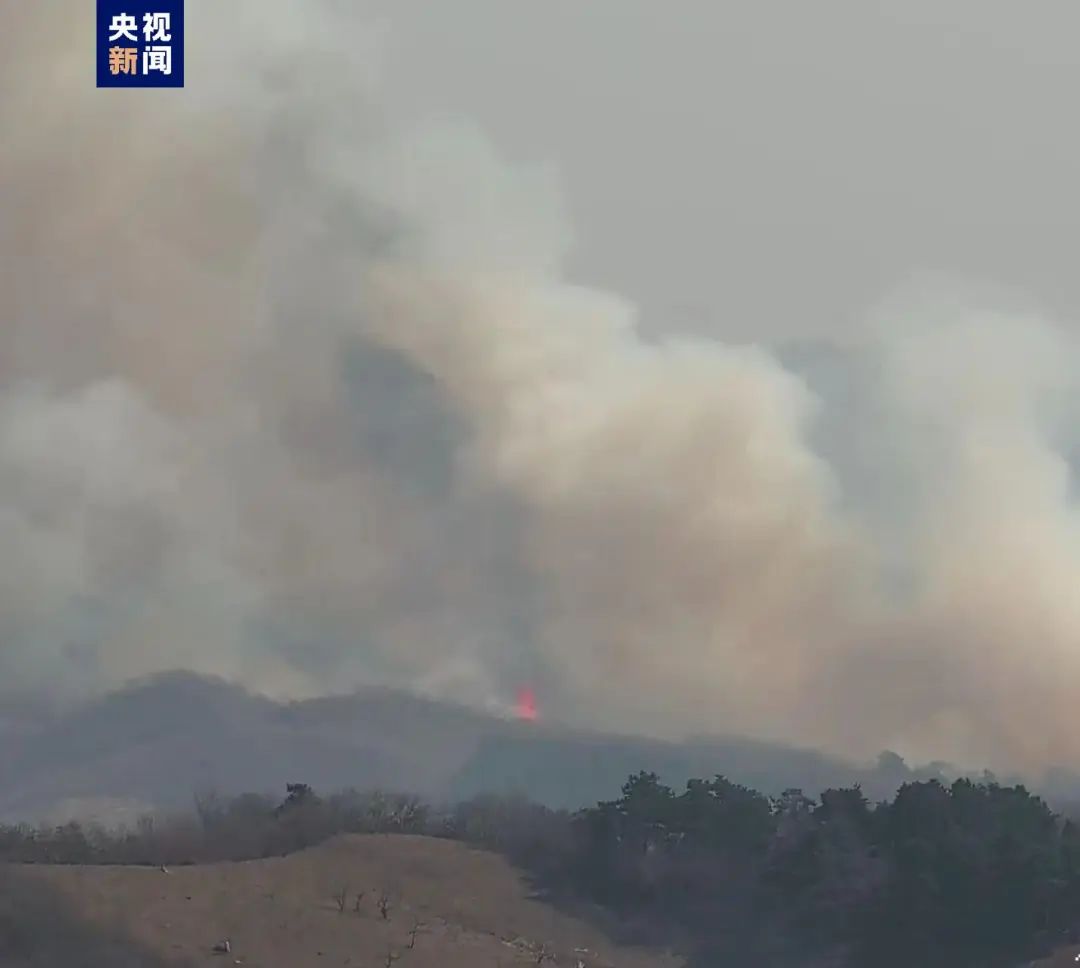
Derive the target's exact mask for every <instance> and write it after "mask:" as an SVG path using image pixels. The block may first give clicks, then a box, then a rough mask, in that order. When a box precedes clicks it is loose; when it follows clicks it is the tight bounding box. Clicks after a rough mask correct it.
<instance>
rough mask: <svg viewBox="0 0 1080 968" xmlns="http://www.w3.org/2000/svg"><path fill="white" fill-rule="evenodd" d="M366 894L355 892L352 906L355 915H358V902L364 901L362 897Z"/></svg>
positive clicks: (364, 892)
mask: <svg viewBox="0 0 1080 968" xmlns="http://www.w3.org/2000/svg"><path fill="white" fill-rule="evenodd" d="M366 893H367V891H357V892H356V903H355V904H354V905H353V910H354V911H355V912H356V913H357V914H359V913H360V902H361V901H362V900H363V899H364V895H365V894H366Z"/></svg>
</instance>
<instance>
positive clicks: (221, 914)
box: [0, 835, 682, 968]
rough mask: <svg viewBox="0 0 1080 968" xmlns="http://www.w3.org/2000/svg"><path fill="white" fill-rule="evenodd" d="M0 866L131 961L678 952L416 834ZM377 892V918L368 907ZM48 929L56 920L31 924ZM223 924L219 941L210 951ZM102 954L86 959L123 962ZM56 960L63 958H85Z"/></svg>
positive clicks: (403, 963) (631, 960)
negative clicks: (215, 853) (230, 851)
mask: <svg viewBox="0 0 1080 968" xmlns="http://www.w3.org/2000/svg"><path fill="white" fill-rule="evenodd" d="M6 873H7V874H8V877H7V878H6V881H5V883H6V884H7V885H8V886H7V891H8V892H9V893H10V892H12V891H16V890H18V891H19V892H20V894H19V898H20V899H22V898H25V897H26V896H27V895H28V893H29V892H33V891H36V892H37V893H38V894H39V895H41V896H43V897H46V896H47V897H50V898H51V899H52V906H51V908H50V911H51V912H53V918H54V920H55V912H56V911H59V910H67V911H70V914H71V921H72V924H74V925H76V926H77V928H76V929H73V930H78V931H81V932H82V935H79V936H80V937H82V936H86V935H88V934H94V933H96V934H98V935H100V936H102V937H104V936H109V937H112V938H114V939H117V940H114V941H113V944H115V945H117V946H118V947H117V948H116V950H117V951H119V950H120V948H119V945H121V944H123V945H126V946H127V948H126V950H127V951H128V952H129V953H130V952H137V955H131V954H129V955H128V957H129V958H130V959H131V961H130V963H131V964H141V965H161V966H166V965H190V966H199V965H210V966H222V965H227V964H242V965H247V966H252V968H255V966H260V968H305V966H320V968H326V966H332V965H349V966H356V968H375V966H378V965H385V964H386V962H387V957H388V955H390V956H391V957H393V956H398V957H396V958H394V960H393V963H394V964H396V965H398V966H399V968H436V966H438V968H478V966H483V968H489V966H490V968H496V966H504V968H511V966H513V965H528V964H539V963H541V962H540V961H538V958H540V955H541V951H542V950H544V951H547V952H549V953H550V954H551V955H554V957H555V961H554V964H557V965H561V966H566V965H570V966H577V965H578V964H579V963H580V964H581V965H584V966H586V968H613V966H618V968H677V966H678V965H680V964H682V962H681V961H679V960H677V959H676V958H674V957H673V956H669V955H665V954H661V953H656V952H649V951H645V950H641V949H628V948H620V947H618V946H617V945H615V944H613V943H612V942H611V941H610V940H609V939H608V938H607V937H605V936H604V935H603V934H602V933H601V932H600V931H599V930H598V929H597V928H596V927H594V926H591V925H589V924H586V923H584V922H583V921H580V920H576V919H574V918H572V917H570V916H568V915H565V914H561V913H559V912H557V911H555V910H554V909H552V908H550V907H548V906H547V905H545V904H544V903H542V902H540V901H539V900H536V899H534V898H532V897H530V891H529V889H528V887H527V885H526V884H525V883H524V881H523V880H522V879H521V877H520V876H519V875H518V874H517V873H516V872H515V871H514V870H513V869H512V868H511V867H510V866H508V865H507V864H506V863H505V862H504V861H503V860H501V859H500V858H499V857H497V856H495V855H494V854H489V853H485V852H482V851H476V850H472V849H469V848H467V847H465V846H463V845H461V844H458V843H452V842H449V841H444V840H435V839H429V838H424V837H409V836H395V837H387V836H377V835H372V836H351V837H345V838H339V839H336V840H334V841H331V842H329V843H327V844H324V845H322V846H321V847H318V848H313V849H310V850H307V851H303V852H301V853H298V854H293V855H291V856H289V857H282V858H272V859H269V860H262V861H252V862H245V863H232V864H213V865H205V866H193V867H176V868H170V869H167V870H166V871H162V870H157V869H155V868H133V867H74V866H72V867H52V866H44V865H43V866H34V867H21V868H18V869H16V870H14V871H8V872H6ZM13 877H14V878H15V880H14V881H13V880H12V878H13ZM342 890H345V891H346V892H347V897H346V901H345V909H344V911H343V912H339V910H338V903H337V901H336V900H335V897H334V896H335V894H338V893H339V892H341V891H342ZM359 892H363V895H362V897H361V899H360V903H359V910H357V901H356V897H357V894H358V893H359ZM384 893H385V894H386V895H387V896H388V898H389V908H388V912H387V914H388V917H387V918H386V919H385V920H384V919H383V918H382V916H381V914H380V911H379V899H380V896H382V895H383V894H384ZM14 903H16V902H15V900H13V899H12V898H11V897H10V896H9V897H3V896H2V895H0V927H2V926H3V917H2V911H3V910H4V909H6V908H7V909H10V907H11V905H12V904H14ZM79 925H81V927H78V926H79ZM414 926H417V932H416V937H415V943H414V944H413V946H412V947H411V948H410V947H409V945H410V932H411V929H412V928H413V927H414ZM54 933H55V924H54V926H53V929H52V930H50V931H45V932H43V933H42V934H41V935H40V936H43V937H45V938H48V936H49V935H51V934H54ZM226 938H227V939H229V941H230V945H231V949H232V950H231V952H230V954H229V955H228V956H225V955H222V954H216V953H214V952H213V950H212V949H213V946H214V945H215V944H216V943H218V942H220V941H221V940H223V939H226ZM4 941H5V937H4V935H3V933H2V932H0V954H5V958H4V959H3V964H4V965H19V964H20V961H19V957H18V954H17V952H12V951H10V950H9V951H8V952H6V953H5V952H4V949H3V944H4ZM45 943H49V942H48V941H46V942H45ZM80 943H81V944H83V945H84V948H85V941H81V942H80ZM544 946H546V947H544ZM69 954H70V952H69ZM59 957H60V956H59V955H57V958H59ZM112 957H113V959H114V960H111V961H109V962H104V961H100V962H96V963H98V964H100V963H109V964H122V963H125V962H123V960H122V958H121V957H120V956H119V955H113V956H112ZM22 963H24V964H27V965H29V964H34V965H46V964H47V965H51V964H53V963H54V962H52V961H47V960H46V961H33V960H30V959H29V958H26V960H25V961H24V962H22ZM55 963H56V964H60V963H63V964H65V966H67V968H70V966H71V965H78V964H80V963H83V962H80V961H79V960H78V959H77V958H76V959H75V960H74V961H64V962H60V961H59V960H57V961H56V962H55ZM85 963H86V964H91V963H94V962H89V961H86V962H85ZM543 963H551V962H550V961H549V959H546V958H545V960H544V962H543Z"/></svg>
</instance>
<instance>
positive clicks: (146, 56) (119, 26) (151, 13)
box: [97, 0, 184, 87]
mask: <svg viewBox="0 0 1080 968" xmlns="http://www.w3.org/2000/svg"><path fill="white" fill-rule="evenodd" d="M97 86H98V87H183V86H184V0H97Z"/></svg>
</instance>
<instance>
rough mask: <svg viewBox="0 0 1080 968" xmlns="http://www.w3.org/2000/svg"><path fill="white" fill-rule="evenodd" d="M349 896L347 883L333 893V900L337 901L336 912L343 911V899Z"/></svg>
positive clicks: (341, 912) (340, 912)
mask: <svg viewBox="0 0 1080 968" xmlns="http://www.w3.org/2000/svg"><path fill="white" fill-rule="evenodd" d="M348 897H349V885H348V884H345V885H343V886H342V888H341V890H340V891H338V892H337V894H335V895H334V901H335V902H336V903H337V909H338V914H344V913H345V901H346V900H347V899H348Z"/></svg>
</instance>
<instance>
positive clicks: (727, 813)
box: [0, 772, 1080, 968]
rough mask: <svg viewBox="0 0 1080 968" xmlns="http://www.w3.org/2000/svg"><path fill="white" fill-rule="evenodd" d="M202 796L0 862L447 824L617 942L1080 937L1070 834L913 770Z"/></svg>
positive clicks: (885, 959) (719, 953)
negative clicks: (600, 917)
mask: <svg viewBox="0 0 1080 968" xmlns="http://www.w3.org/2000/svg"><path fill="white" fill-rule="evenodd" d="M286 794H287V795H286V797H285V798H284V799H281V798H273V797H268V796H261V795H255V794H244V795H242V796H238V797H219V796H215V795H212V794H203V795H200V796H198V797H197V798H196V802H195V810H194V811H193V812H192V814H191V815H190V816H176V817H168V818H153V819H152V818H146V819H144V820H142V821H140V822H139V823H138V824H137V825H136V826H135V827H134V828H131V829H115V830H107V829H104V828H102V827H97V826H94V825H80V824H76V823H70V824H66V825H63V826H59V827H53V828H42V827H28V826H8V827H0V860H5V861H9V862H21V863H42V862H48V863H80V864H82V863H126V864H154V865H159V864H174V865H176V864H184V863H198V862H204V861H210V860H225V859H248V858H257V857H266V856H274V855H281V854H287V853H289V852H291V851H295V850H299V849H302V848H304V847H308V846H312V845H314V844H317V843H319V842H321V841H324V840H326V839H327V838H329V837H332V836H335V835H337V834H340V833H401V834H423V835H427V836H438V837H450V838H454V839H458V840H462V841H465V842H468V843H470V844H474V845H477V846H482V847H485V848H487V849H491V850H495V851H499V852H501V853H503V854H505V855H506V856H508V857H509V858H510V859H511V860H512V861H513V862H514V863H515V864H517V865H518V866H520V867H521V868H523V869H524V870H526V871H528V872H529V873H530V875H531V876H532V878H533V879H534V881H535V882H536V884H537V885H538V886H539V887H542V888H544V889H545V890H547V891H548V892H550V894H551V895H552V897H554V898H557V899H559V900H561V901H563V902H566V903H575V902H585V901H587V902H589V903H590V904H595V905H600V906H601V907H602V909H603V910H605V911H607V912H609V914H610V915H611V917H612V918H613V923H617V924H618V925H620V926H621V929H622V930H623V931H624V932H627V935H628V937H627V940H637V941H641V942H660V943H671V944H677V945H679V946H680V947H682V948H683V949H684V950H689V951H692V952H693V953H694V954H695V955H696V956H697V957H698V958H699V959H700V963H701V964H702V965H720V966H723V965H728V964H730V965H742V964H754V965H761V966H769V965H774V964H775V965H780V964H785V965H791V964H798V965H815V966H822V968H824V966H861V965H871V964H872V965H876V966H886V968H889V966H896V968H900V966H910V965H913V964H918V965H926V966H929V968H933V966H942V968H944V966H948V968H966V966H972V968H974V966H980V968H984V966H991V968H992V966H995V965H1000V966H1003V968H1004V966H1015V965H1017V964H1019V963H1021V962H1022V961H1024V960H1025V959H1031V958H1034V957H1037V956H1040V955H1042V954H1044V953H1046V952H1047V951H1048V950H1050V949H1051V948H1053V947H1056V946H1058V945H1061V944H1064V943H1066V942H1072V941H1075V940H1076V939H1077V937H1078V934H1077V928H1078V927H1080V829H1078V827H1077V825H1076V824H1075V823H1073V822H1072V821H1071V820H1068V819H1066V818H1063V817H1061V816H1059V815H1057V814H1055V813H1054V812H1053V811H1052V810H1051V809H1050V808H1049V807H1048V806H1047V804H1046V803H1045V802H1044V801H1043V800H1041V799H1040V798H1039V797H1037V796H1034V795H1033V794H1032V793H1030V792H1029V791H1028V790H1026V789H1025V788H1024V787H1023V786H1003V785H1000V784H998V783H996V782H989V781H988V782H974V781H972V780H970V779H960V780H956V781H955V782H952V783H951V784H946V783H943V782H941V781H939V780H930V781H924V782H913V783H908V784H905V785H903V786H902V787H900V789H899V790H898V791H897V793H896V795H895V796H894V797H893V798H892V799H891V800H889V801H883V802H880V803H877V804H871V803H870V802H869V801H868V800H867V798H866V797H865V796H864V795H863V793H862V791H861V790H860V788H859V787H858V786H854V787H850V788H846V789H830V790H826V791H824V792H823V793H821V794H820V796H818V797H817V798H811V797H808V796H806V795H804V794H803V793H802V791H800V790H788V791H785V792H784V793H783V794H782V795H780V796H778V797H767V796H764V795H763V794H761V793H758V792H757V791H755V790H752V789H750V788H748V787H745V786H741V785H739V784H736V783H732V782H730V781H729V780H727V779H725V778H724V777H722V776H716V777H713V778H712V779H708V780H706V779H691V780H689V781H688V782H687V783H686V785H685V787H684V788H683V789H681V790H676V789H674V788H672V787H670V786H668V785H666V784H664V783H663V782H661V780H660V778H659V777H658V776H657V775H656V774H654V773H646V772H642V773H638V774H636V775H634V776H631V777H630V778H629V779H628V780H627V782H626V784H625V785H624V786H623V788H622V791H621V795H620V796H619V797H618V798H617V799H614V800H611V801H605V802H601V803H598V804H596V805H595V806H593V807H590V808H587V809H584V810H581V811H578V812H568V811H557V810H550V809H547V808H545V807H542V806H539V805H537V804H534V803H530V802H528V801H527V800H525V799H522V798H515V797H503V796H486V797H479V798H475V799H473V800H469V801H467V802H464V803H460V804H456V805H452V806H437V805H432V804H428V803H425V802H424V801H422V800H421V799H420V798H418V797H414V796H407V795H388V794H382V793H377V792H376V793H372V792H360V791H355V790H348V791H343V792H339V793H335V794H332V795H329V796H325V797H324V796H319V795H318V794H316V793H315V791H313V790H312V789H311V788H310V787H308V786H306V785H305V784H302V783H296V784H289V785H288V787H287V790H286Z"/></svg>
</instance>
